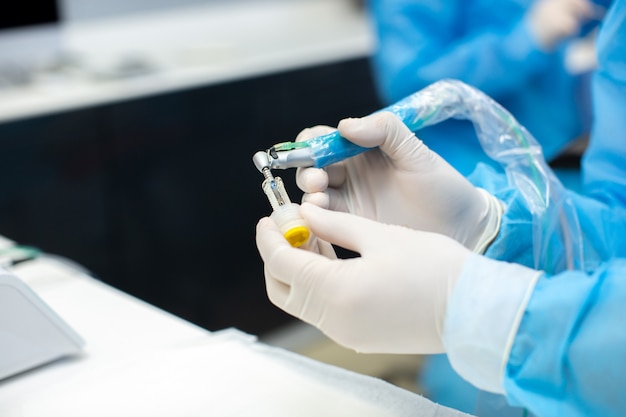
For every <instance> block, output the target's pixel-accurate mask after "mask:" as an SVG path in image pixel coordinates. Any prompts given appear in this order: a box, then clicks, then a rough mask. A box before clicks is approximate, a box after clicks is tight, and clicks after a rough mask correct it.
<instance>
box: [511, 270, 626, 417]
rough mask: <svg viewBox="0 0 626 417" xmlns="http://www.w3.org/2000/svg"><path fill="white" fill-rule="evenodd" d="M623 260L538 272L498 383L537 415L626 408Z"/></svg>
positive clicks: (608, 416) (618, 412) (573, 416)
mask: <svg viewBox="0 0 626 417" xmlns="http://www.w3.org/2000/svg"><path fill="white" fill-rule="evenodd" d="M625 278H626V260H625V259H614V260H612V261H611V262H609V263H607V264H606V265H605V266H604V267H602V268H600V269H598V270H596V271H595V272H594V273H593V274H585V273H584V272H581V271H569V272H564V273H561V274H558V275H556V276H552V277H548V276H544V277H542V278H541V279H540V280H539V281H538V282H537V284H536V286H535V289H534V292H533V295H532V297H531V299H530V302H529V304H528V306H527V308H526V312H525V313H524V317H523V319H522V322H521V324H520V326H519V329H518V332H517V336H516V338H515V342H514V344H513V348H512V350H511V353H510V356H509V361H508V366H507V368H506V372H505V378H504V388H505V390H506V393H507V398H508V400H509V402H510V403H512V404H513V405H523V406H524V407H526V408H527V409H529V410H530V411H531V412H533V413H534V414H535V415H538V416H569V417H577V416H581V417H582V416H603V417H612V416H624V415H626V395H624V386H625V385H626V356H625V355H624V352H626V324H625V323H626V308H625V307H624V306H625V300H626V279H625Z"/></svg>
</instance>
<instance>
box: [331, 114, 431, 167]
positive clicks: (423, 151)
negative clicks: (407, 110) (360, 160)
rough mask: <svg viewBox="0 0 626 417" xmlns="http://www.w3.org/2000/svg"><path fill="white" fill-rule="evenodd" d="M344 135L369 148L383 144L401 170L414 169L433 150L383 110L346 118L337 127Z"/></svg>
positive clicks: (398, 120) (397, 119)
mask: <svg viewBox="0 0 626 417" xmlns="http://www.w3.org/2000/svg"><path fill="white" fill-rule="evenodd" d="M337 128H338V130H339V133H340V134H341V136H343V137H345V138H346V139H348V140H349V141H351V142H354V143H356V144H357V145H360V146H364V147H366V148H372V147H375V146H378V147H380V150H381V151H383V152H384V153H385V154H386V155H387V156H389V157H390V158H391V159H392V160H393V162H394V164H395V165H396V166H397V167H398V168H401V169H408V170H415V169H416V163H417V162H420V161H422V160H424V158H426V157H428V156H429V155H430V153H431V152H430V150H429V149H428V147H427V146H426V145H424V143H423V142H422V141H421V140H419V139H418V138H417V137H416V136H415V134H414V133H413V132H411V130H410V129H409V128H408V127H407V126H406V125H405V124H404V123H403V122H402V121H401V120H400V119H399V118H398V117H397V116H396V115H394V114H393V113H390V112H388V111H381V112H377V113H374V114H371V115H369V116H366V117H363V118H360V119H344V120H342V121H340V122H339V125H338V126H337Z"/></svg>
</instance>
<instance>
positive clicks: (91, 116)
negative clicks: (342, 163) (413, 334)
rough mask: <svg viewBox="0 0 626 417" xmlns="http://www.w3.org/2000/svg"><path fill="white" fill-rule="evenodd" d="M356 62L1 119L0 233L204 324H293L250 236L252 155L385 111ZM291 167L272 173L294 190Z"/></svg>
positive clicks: (259, 212)
mask: <svg viewBox="0 0 626 417" xmlns="http://www.w3.org/2000/svg"><path fill="white" fill-rule="evenodd" d="M380 107H381V106H380V104H379V102H378V100H377V98H376V94H375V91H374V87H373V83H372V79H371V76H370V68H369V64H368V60H367V59H365V58H363V59H355V60H349V61H346V62H339V63H334V64H329V65H322V66H318V67H313V68H307V69H303V70H296V71H289V72H285V73H280V74H274V75H270V76H263V77H259V78H254V79H248V80H244V81H238V82H233V83H228V84H222V85H213V86H207V87H204V88H196V89H191V90H187V91H178V92H175V93H168V94H162V95H158V96H153V97H149V98H142V99H137V100H131V101H125V102H120V103H115V104H108V105H103V106H97V107H93V108H87V109H81V110H79V111H71V112H65V113H61V114H56V115H50V116H45V117H37V118H32V119H28V120H20V121H15V122H11V123H5V124H2V125H0V234H2V235H4V236H6V237H8V238H10V239H13V240H15V241H17V242H18V243H20V244H24V245H32V246H36V247H38V248H40V249H42V250H44V251H46V252H49V253H53V254H57V255H62V256H65V257H67V258H69V259H71V260H74V261H76V262H78V263H80V264H82V265H83V266H85V267H86V268H87V269H89V270H90V271H92V273H93V274H94V276H96V277H97V278H99V279H101V280H103V281H105V282H107V283H109V284H111V285H113V286H115V287H117V288H119V289H121V290H123V291H126V292H128V293H130V294H133V295H135V296H137V297H139V298H141V299H143V300H146V301H148V302H149V303H152V304H154V305H156V306H159V307H161V308H163V309H165V310H167V311H170V312H172V313H174V314H176V315H179V316H181V317H183V318H185V319H188V320H189V321H191V322H194V323H196V324H198V325H200V326H203V327H205V328H207V329H209V330H218V329H221V328H225V327H231V326H234V327H237V328H239V329H241V330H243V331H246V332H249V333H253V334H262V333H264V332H267V331H270V330H272V329H274V328H276V327H277V326H279V325H281V324H283V323H285V322H287V321H289V320H291V318H290V317H289V316H287V315H286V314H285V313H283V312H281V311H280V310H279V309H278V308H276V307H274V306H273V305H272V304H271V303H270V302H269V300H268V299H267V295H266V293H265V284H264V279H263V267H262V263H261V261H260V258H259V256H258V253H257V251H256V247H255V243H254V227H255V224H256V222H257V220H258V219H259V218H260V217H261V216H264V215H268V214H269V213H270V211H271V209H270V206H269V203H268V202H267V199H266V198H265V195H264V194H263V192H262V191H261V181H262V175H261V174H260V173H259V172H258V171H257V170H256V169H255V168H254V165H253V163H252V155H253V154H254V153H255V152H256V151H258V150H261V149H266V148H267V147H269V146H270V145H272V144H274V143H277V142H282V141H286V140H293V139H294V138H295V136H296V135H297V134H298V132H299V131H300V130H301V129H303V128H305V127H308V126H313V125H316V124H328V125H332V126H336V124H337V122H338V121H339V120H340V119H341V118H343V117H348V116H355V117H356V116H363V115H366V114H368V113H371V112H372V111H374V110H377V109H378V108H380ZM294 173H295V172H294V171H293V170H290V171H283V172H277V174H278V175H281V176H282V177H283V178H284V179H285V181H286V187H287V191H288V193H289V194H290V196H291V197H292V200H294V201H297V202H299V201H300V196H301V193H300V191H299V190H298V189H297V188H296V186H295V184H294V182H293V175H294Z"/></svg>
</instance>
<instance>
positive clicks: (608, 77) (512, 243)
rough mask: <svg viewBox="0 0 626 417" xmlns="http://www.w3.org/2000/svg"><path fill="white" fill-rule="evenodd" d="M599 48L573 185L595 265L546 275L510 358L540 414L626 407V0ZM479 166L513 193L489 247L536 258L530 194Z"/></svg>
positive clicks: (487, 181) (509, 380) (521, 395)
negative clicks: (578, 180) (579, 190)
mask: <svg viewBox="0 0 626 417" xmlns="http://www.w3.org/2000/svg"><path fill="white" fill-rule="evenodd" d="M597 51H598V70H597V71H596V73H595V74H594V76H593V80H592V93H593V113H594V124H593V127H592V131H591V140H590V144H589V147H588V149H587V152H586V153H585V156H584V158H583V161H582V169H583V178H584V194H576V193H570V194H569V196H570V197H571V198H572V199H573V201H574V204H575V206H576V208H577V212H578V216H579V220H580V225H581V229H582V234H583V237H584V241H585V247H586V249H587V251H586V255H585V256H586V257H587V260H588V261H589V262H588V264H587V265H588V266H590V267H589V268H587V270H584V271H583V270H581V271H565V272H561V273H557V274H553V275H548V274H546V275H544V276H542V277H541V278H540V279H539V281H538V282H537V284H536V286H535V288H534V291H533V293H532V296H531V298H530V301H529V302H528V304H527V306H526V309H525V311H524V313H523V317H522V320H521V322H520V326H519V328H518V330H517V334H516V336H515V339H514V342H513V345H512V349H511V351H510V355H509V358H508V363H507V365H506V368H505V375H504V389H505V391H506V395H507V399H508V401H509V402H510V403H511V404H512V405H517V406H523V407H525V408H526V409H528V410H530V411H531V412H532V413H533V414H534V415H536V416H540V417H551V416H555V417H556V416H568V417H572V416H573V417H576V416H602V417H612V416H625V415H626V395H625V387H626V0H615V1H614V2H613V5H612V7H611V9H610V11H609V13H608V14H607V16H606V18H605V21H604V23H603V25H602V27H601V30H600V32H599V36H598V40H597ZM475 174H476V175H475V176H474V177H473V178H472V180H473V182H474V183H475V184H477V185H486V187H487V188H491V191H492V192H494V193H495V194H496V195H499V197H500V198H502V199H503V200H504V201H505V202H506V203H507V210H506V211H505V216H504V219H503V225H502V229H501V231H502V233H501V234H500V236H499V237H498V238H497V240H496V241H495V242H494V243H493V244H492V246H491V247H490V248H489V250H488V252H487V253H486V255H487V256H490V257H492V258H496V259H501V260H506V261H514V262H520V263H525V264H528V263H529V262H530V259H529V257H528V255H527V254H528V248H529V247H530V246H531V245H532V242H531V239H532V237H531V233H528V228H527V227H529V225H530V223H531V222H532V221H531V219H530V215H529V214H528V211H527V210H525V208H524V203H523V202H521V200H520V199H519V196H518V195H517V193H516V192H515V191H514V190H511V189H507V188H506V187H505V186H503V187H500V185H502V184H500V185H498V181H497V180H494V177H493V175H489V174H488V173H487V171H484V173H483V174H484V175H481V173H480V172H478V173H475Z"/></svg>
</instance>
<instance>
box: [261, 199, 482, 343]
mask: <svg viewBox="0 0 626 417" xmlns="http://www.w3.org/2000/svg"><path fill="white" fill-rule="evenodd" d="M301 214H302V215H303V217H304V218H305V220H306V221H307V223H308V224H309V226H310V227H311V230H312V232H313V233H314V234H315V236H317V238H318V239H322V240H323V241H324V243H325V244H328V242H330V243H333V244H336V245H339V246H341V247H344V248H347V249H350V250H353V251H355V252H358V253H360V254H361V257H359V258H354V259H336V258H334V257H333V256H330V257H328V256H324V255H322V254H318V253H314V252H309V251H306V250H303V249H295V248H292V247H291V246H290V245H289V243H287V241H286V240H285V239H284V237H283V236H282V234H281V233H280V232H279V231H278V228H277V226H276V224H275V223H274V222H273V221H272V220H271V219H269V218H265V219H262V220H261V221H260V222H259V224H258V225H257V247H258V249H259V253H260V254H261V257H262V258H263V261H264V263H265V279H266V286H267V292H268V296H269V298H270V299H271V301H272V302H273V303H274V304H276V305H277V306H278V307H280V308H282V309H283V310H285V311H286V312H288V313H289V314H291V315H293V316H295V317H298V318H300V319H302V320H303V321H305V322H307V323H309V324H311V325H313V326H316V327H318V328H319V329H320V330H322V331H323V332H324V333H325V334H326V335H328V336H329V337H330V338H332V339H333V340H335V341H336V342H337V343H339V344H341V345H344V346H346V347H349V348H351V349H354V350H356V351H359V352H368V353H439V352H443V345H442V339H441V338H442V333H443V323H444V318H445V313H446V307H447V301H448V296H449V294H450V293H451V292H452V290H453V287H454V285H455V283H456V281H457V279H458V278H459V276H460V273H461V270H462V268H463V265H464V262H465V259H466V257H467V256H468V255H470V254H471V252H470V251H469V250H467V249H466V248H464V247H463V246H461V245H460V244H459V243H458V242H456V241H454V240H452V239H450V238H448V237H445V236H443V235H440V234H434V233H428V232H420V231H416V230H411V229H408V228H405V227H401V226H394V225H386V224H382V223H378V222H374V221H372V220H368V219H365V218H362V217H359V216H354V215H350V214H346V213H338V212H333V211H328V210H323V209H321V208H319V207H316V206H313V205H311V204H306V203H305V204H303V205H302V207H301Z"/></svg>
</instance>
